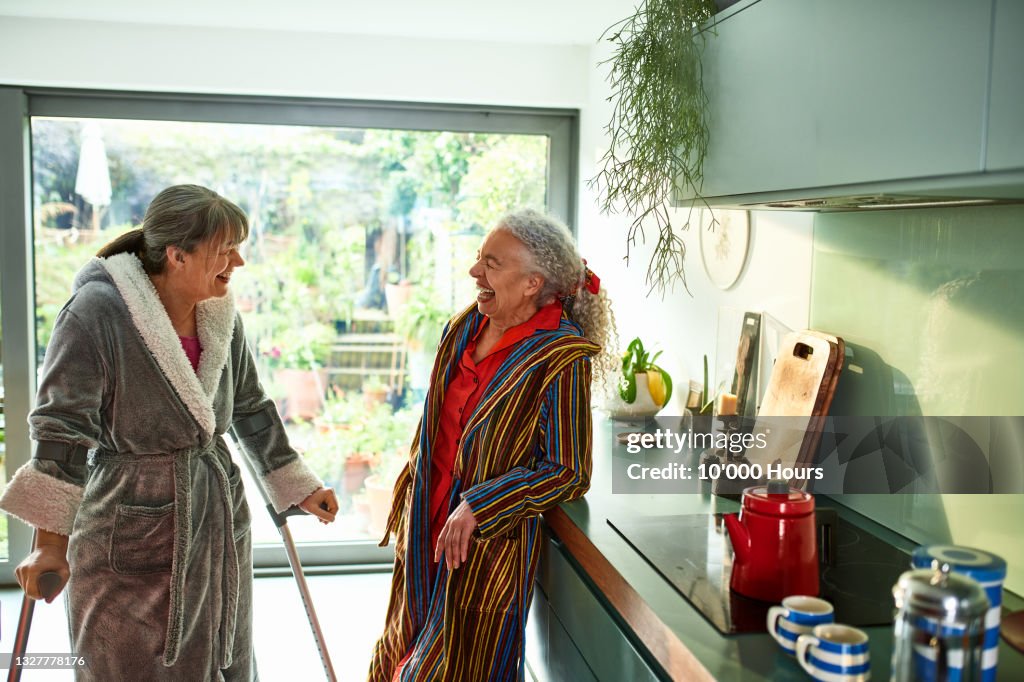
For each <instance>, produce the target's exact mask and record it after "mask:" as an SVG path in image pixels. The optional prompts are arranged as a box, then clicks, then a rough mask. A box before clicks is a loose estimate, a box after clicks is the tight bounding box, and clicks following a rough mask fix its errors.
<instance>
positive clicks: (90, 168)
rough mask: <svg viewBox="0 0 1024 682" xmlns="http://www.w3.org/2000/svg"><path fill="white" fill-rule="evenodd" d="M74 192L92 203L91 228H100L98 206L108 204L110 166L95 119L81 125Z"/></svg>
mask: <svg viewBox="0 0 1024 682" xmlns="http://www.w3.org/2000/svg"><path fill="white" fill-rule="evenodd" d="M75 192H76V193H77V194H79V195H80V196H81V197H82V198H83V199H85V200H86V201H88V202H89V203H90V204H91V205H92V229H94V230H99V229H100V207H102V206H107V205H109V204H110V196H111V189H110V167H109V165H108V163H107V148H106V146H105V145H104V144H103V129H102V128H100V124H99V123H97V122H95V121H89V122H88V123H86V124H85V125H84V126H83V127H82V148H81V151H80V152H79V154H78V175H77V176H76V177H75Z"/></svg>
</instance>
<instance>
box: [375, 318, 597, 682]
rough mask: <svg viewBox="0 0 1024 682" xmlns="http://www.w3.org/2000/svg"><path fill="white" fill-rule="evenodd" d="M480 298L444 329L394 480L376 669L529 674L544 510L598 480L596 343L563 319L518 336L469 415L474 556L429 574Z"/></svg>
mask: <svg viewBox="0 0 1024 682" xmlns="http://www.w3.org/2000/svg"><path fill="white" fill-rule="evenodd" d="M481 319H482V318H481V315H480V313H479V312H478V311H477V309H476V305H475V304H474V305H472V306H470V307H469V308H467V309H466V310H465V311H463V312H462V313H460V314H459V315H458V316H456V317H455V318H454V319H453V320H452V321H451V322H450V323H449V325H448V327H446V329H445V332H444V334H443V336H442V339H441V343H440V346H439V348H438V353H437V359H436V361H435V364H434V371H433V382H432V384H431V388H430V390H429V392H428V393H427V398H426V403H425V405H424V415H423V419H422V421H421V424H420V428H419V430H418V433H417V437H416V440H415V442H414V443H413V447H412V452H411V457H410V463H409V465H408V466H407V467H406V469H405V470H404V471H403V473H402V475H401V476H400V477H399V480H398V482H397V484H396V486H395V499H394V506H393V507H392V510H391V515H390V517H389V519H388V531H387V533H386V534H385V539H384V542H383V543H382V544H386V542H387V536H388V535H389V534H390V532H391V531H392V530H394V531H395V535H396V545H395V572H394V577H393V579H392V585H391V599H390V603H389V606H388V613H387V618H386V625H385V631H384V634H383V635H382V637H381V638H380V640H379V641H378V642H377V644H376V646H375V647H374V658H373V662H372V663H371V667H370V673H369V678H368V679H369V680H371V681H373V682H392V679H393V677H394V670H395V667H396V665H397V664H398V662H399V661H400V660H402V658H403V657H404V656H405V655H406V653H407V652H408V651H409V650H410V648H412V649H413V653H412V656H411V657H410V659H409V660H408V662H407V663H406V664H405V666H404V667H403V668H402V673H401V678H400V679H401V681H402V682H411V681H426V680H430V681H432V682H433V681H436V680H441V681H452V682H455V681H466V682H470V681H472V682H484V681H495V682H502V681H505V680H509V681H514V680H521V679H523V673H524V667H523V640H524V630H525V627H526V615H527V611H528V609H529V604H530V599H531V597H532V594H533V581H534V577H535V572H536V569H537V560H538V552H539V549H540V537H541V536H540V528H539V516H538V515H539V514H540V512H542V511H544V510H545V509H548V508H550V507H553V506H555V505H557V504H559V503H561V502H565V501H568V500H571V499H575V498H577V497H579V496H581V495H582V494H583V493H584V492H586V490H587V488H588V487H589V485H590V470H591V459H590V457H591V437H592V434H591V416H590V383H591V366H590V359H589V358H590V357H591V356H593V355H595V354H596V353H597V352H598V351H599V350H600V349H599V347H598V346H596V345H594V344H593V343H591V342H589V341H587V340H586V339H584V338H583V337H582V336H581V334H580V330H579V327H577V326H576V325H575V323H573V322H572V321H570V320H568V319H567V318H565V317H563V318H562V321H561V324H560V326H559V328H558V329H555V330H538V331H537V332H535V333H534V334H532V335H531V336H529V337H527V338H525V339H523V340H522V341H520V342H519V343H518V344H517V345H516V346H515V347H514V348H513V349H512V351H511V352H510V353H509V355H508V357H507V358H506V360H505V361H504V362H503V363H502V365H501V366H500V367H499V369H498V371H497V373H496V374H495V376H494V379H493V380H492V381H491V382H490V384H489V385H488V386H487V388H486V389H485V391H484V394H483V396H482V397H481V399H480V402H479V404H478V405H477V408H476V410H475V411H474V413H473V414H472V415H471V416H470V418H469V420H468V421H467V422H466V426H465V428H464V430H463V436H462V440H461V442H460V447H459V454H458V457H457V459H456V462H455V477H454V484H453V488H452V496H451V499H450V500H449V509H454V508H455V507H456V506H457V505H458V503H459V501H460V499H465V500H466V502H467V503H468V504H469V506H470V507H471V508H472V510H473V514H474V516H475V517H476V519H477V521H478V523H479V527H478V528H477V531H476V535H477V537H476V540H475V541H474V542H473V543H471V544H470V547H469V555H468V557H467V560H466V562H465V563H464V564H463V565H462V566H461V567H460V568H458V569H456V570H455V571H452V572H449V571H448V570H447V569H446V568H445V565H444V561H443V560H442V561H441V563H440V564H438V565H437V568H436V572H435V575H434V580H433V581H431V579H430V576H431V570H430V563H428V562H432V561H433V547H430V546H429V544H430V514H429V491H430V480H429V479H430V457H431V443H432V440H433V438H434V436H435V435H436V432H437V427H438V422H439V419H440V413H441V407H442V404H443V402H444V395H445V390H446V388H447V386H448V384H449V382H450V381H451V378H452V377H453V375H454V371H455V366H456V363H457V362H458V359H459V358H460V357H461V355H462V353H463V351H464V350H465V348H466V345H467V344H468V343H469V341H470V339H471V338H472V336H473V334H474V333H475V331H476V329H477V328H478V326H479V324H480V322H481Z"/></svg>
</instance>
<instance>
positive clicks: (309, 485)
mask: <svg viewBox="0 0 1024 682" xmlns="http://www.w3.org/2000/svg"><path fill="white" fill-rule="evenodd" d="M263 483H264V488H265V489H266V491H267V495H269V496H270V502H271V504H273V505H274V509H276V510H277V511H279V512H282V511H284V510H285V509H287V508H288V507H291V506H292V505H298V504H299V502H302V501H303V500H305V499H306V498H307V497H309V496H310V495H312V494H313V493H314V492H316V491H317V490H319V489H320V488H322V487H324V482H323V481H321V480H320V477H319V476H317V475H316V474H314V473H313V471H312V470H311V469H310V468H309V467H308V466H307V465H306V463H305V462H304V461H303V460H302V458H301V457H296V458H295V459H293V460H292V461H291V462H289V463H288V464H285V465H284V466H283V467H280V468H278V469H274V470H273V471H271V472H269V473H267V474H265V475H264V476H263Z"/></svg>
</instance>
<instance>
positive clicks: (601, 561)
mask: <svg viewBox="0 0 1024 682" xmlns="http://www.w3.org/2000/svg"><path fill="white" fill-rule="evenodd" d="M544 520H545V521H547V523H548V525H549V526H550V527H551V530H552V531H554V533H555V535H557V536H558V539H559V540H560V541H561V542H562V544H563V545H564V546H565V548H566V549H568V551H569V553H570V554H571V555H572V556H573V558H574V559H575V560H576V561H577V563H579V565H580V566H581V567H582V568H583V570H584V571H586V573H587V577H589V578H590V580H591V581H592V582H593V583H594V584H595V585H596V586H597V588H598V589H599V590H600V591H601V593H602V594H603V595H604V598H605V599H606V600H607V601H608V602H609V603H610V604H611V605H612V607H613V608H614V609H615V610H616V611H617V612H618V614H619V616H620V617H621V618H622V619H623V620H624V621H625V622H626V624H627V625H628V626H629V627H630V629H631V630H632V631H633V632H634V633H635V634H636V636H637V637H638V638H639V639H640V641H641V642H642V643H643V645H644V646H645V647H646V648H647V650H648V651H649V652H650V653H651V654H652V655H653V656H654V658H655V660H657V661H658V663H659V664H660V665H661V667H662V668H663V669H664V670H665V672H666V673H668V674H669V676H670V677H671V678H672V679H673V680H707V681H708V682H714V679H715V678H714V677H713V676H712V675H711V673H709V672H708V671H707V669H706V668H705V667H704V666H703V665H701V663H700V661H698V660H697V658H696V657H695V656H694V655H693V653H691V652H690V650H689V649H687V648H686V645H685V644H683V643H682V642H681V641H680V640H679V638H678V637H676V635H675V633H674V632H672V631H671V630H670V629H669V628H668V626H667V625H665V623H663V622H662V620H661V619H660V618H658V616H657V615H655V613H654V611H652V610H651V607H650V606H648V605H647V602H645V601H644V600H643V598H641V597H640V595H639V594H637V591H636V590H634V589H633V586H632V585H630V584H629V583H628V582H627V581H626V579H625V578H623V577H622V575H621V574H620V573H619V572H618V571H617V570H616V569H615V567H614V566H612V564H611V562H609V561H608V559H606V558H605V556H604V555H603V554H602V553H601V551H600V550H599V549H597V547H595V546H594V544H593V543H592V542H591V541H590V538H588V537H587V536H586V535H585V534H584V533H583V531H581V530H580V529H579V527H578V526H577V525H576V524H575V523H574V522H573V520H572V519H570V518H569V516H568V515H567V514H566V513H565V512H564V511H563V510H562V509H561V508H559V507H555V508H554V509H549V510H547V511H546V512H544Z"/></svg>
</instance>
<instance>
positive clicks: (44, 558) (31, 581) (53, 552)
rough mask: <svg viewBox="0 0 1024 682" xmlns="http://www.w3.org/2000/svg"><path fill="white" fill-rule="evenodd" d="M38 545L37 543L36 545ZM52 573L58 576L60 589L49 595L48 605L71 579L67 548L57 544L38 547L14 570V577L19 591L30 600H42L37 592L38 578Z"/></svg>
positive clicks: (41, 596)
mask: <svg viewBox="0 0 1024 682" xmlns="http://www.w3.org/2000/svg"><path fill="white" fill-rule="evenodd" d="M37 544H38V543H37ZM48 571H52V572H54V573H56V574H57V575H59V576H60V579H61V582H60V589H59V590H57V592H55V593H54V594H52V595H50V596H49V597H48V598H47V599H46V602H47V603H50V602H52V601H53V600H54V599H56V598H57V595H59V594H60V593H61V591H62V590H63V589H64V585H66V584H67V582H68V578H69V577H71V569H70V567H69V566H68V557H67V546H66V545H65V546H63V547H62V546H61V545H59V544H54V545H48V544H43V545H38V546H37V547H36V548H35V549H34V550H32V553H31V554H29V555H28V556H27V557H25V560H24V561H22V562H21V563H20V564H18V567H17V568H16V569H14V575H15V576H17V578H18V583H19V584H20V585H21V589H23V590H25V594H26V595H27V596H28V597H29V598H31V599H42V598H43V595H42V594H41V593H40V591H39V576H41V575H42V574H43V573H46V572H48Z"/></svg>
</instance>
